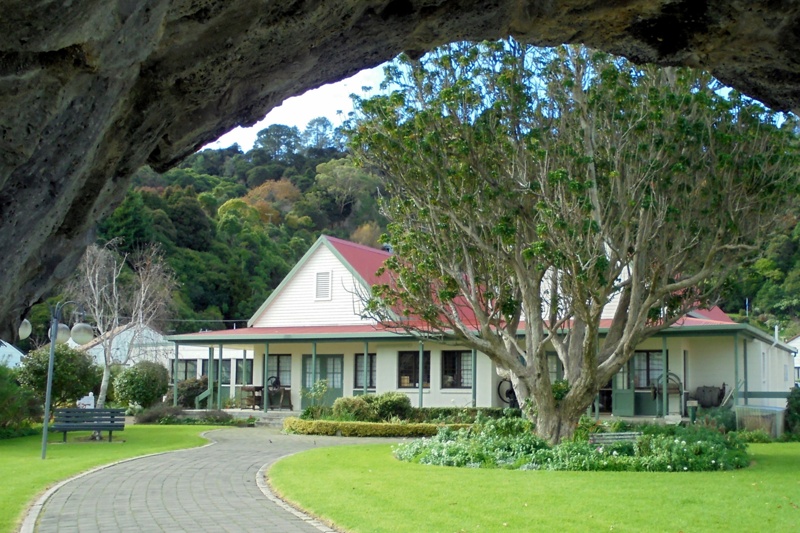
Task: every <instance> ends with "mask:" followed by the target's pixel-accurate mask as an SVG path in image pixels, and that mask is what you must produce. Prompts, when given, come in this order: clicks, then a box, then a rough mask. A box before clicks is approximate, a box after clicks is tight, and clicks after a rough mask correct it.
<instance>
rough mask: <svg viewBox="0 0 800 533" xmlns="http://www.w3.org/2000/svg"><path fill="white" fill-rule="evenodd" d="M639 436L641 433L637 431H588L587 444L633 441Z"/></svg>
mask: <svg viewBox="0 0 800 533" xmlns="http://www.w3.org/2000/svg"><path fill="white" fill-rule="evenodd" d="M641 436H642V434H641V433H639V432H637V431H621V432H619V433H589V444H613V443H615V442H633V441H635V440H636V439H638V438H639V437H641Z"/></svg>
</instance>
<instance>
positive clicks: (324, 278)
mask: <svg viewBox="0 0 800 533" xmlns="http://www.w3.org/2000/svg"><path fill="white" fill-rule="evenodd" d="M314 298H315V299H317V300H330V299H331V273H330V272H317V291H316V294H315V297H314Z"/></svg>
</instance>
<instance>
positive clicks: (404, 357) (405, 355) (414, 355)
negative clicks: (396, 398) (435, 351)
mask: <svg viewBox="0 0 800 533" xmlns="http://www.w3.org/2000/svg"><path fill="white" fill-rule="evenodd" d="M397 355H398V357H397V376H398V380H397V387H398V388H401V389H403V388H405V389H408V388H418V387H419V352H418V351H413V352H399V353H398V354H397ZM422 366H423V372H422V386H423V387H424V388H426V389H427V388H430V386H431V352H430V351H428V350H425V351H424V352H423V354H422Z"/></svg>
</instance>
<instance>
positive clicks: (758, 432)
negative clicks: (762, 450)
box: [736, 429, 774, 443]
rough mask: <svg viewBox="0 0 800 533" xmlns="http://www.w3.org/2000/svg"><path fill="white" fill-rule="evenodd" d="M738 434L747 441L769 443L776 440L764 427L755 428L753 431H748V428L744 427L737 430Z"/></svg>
mask: <svg viewBox="0 0 800 533" xmlns="http://www.w3.org/2000/svg"><path fill="white" fill-rule="evenodd" d="M736 435H737V436H738V437H739V438H740V439H741V440H742V441H743V442H747V443H768V442H774V441H773V439H772V436H771V435H770V434H769V433H767V432H766V431H764V430H763V429H754V430H752V431H748V430H746V429H742V430H739V431H737V432H736Z"/></svg>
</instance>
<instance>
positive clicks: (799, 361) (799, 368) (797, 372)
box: [786, 335, 800, 384]
mask: <svg viewBox="0 0 800 533" xmlns="http://www.w3.org/2000/svg"><path fill="white" fill-rule="evenodd" d="M786 344H788V345H789V346H791V347H792V348H794V350H795V357H794V381H795V383H798V384H800V356H798V355H797V352H800V335H795V336H794V337H792V338H791V339H789V340H788V341H786Z"/></svg>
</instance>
